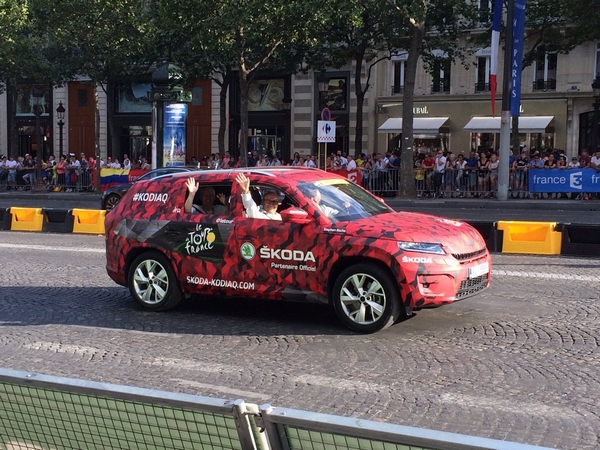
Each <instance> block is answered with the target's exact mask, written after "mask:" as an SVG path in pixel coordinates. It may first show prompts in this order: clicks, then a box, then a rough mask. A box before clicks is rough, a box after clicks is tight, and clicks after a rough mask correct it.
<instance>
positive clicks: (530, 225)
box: [497, 222, 562, 255]
mask: <svg viewBox="0 0 600 450" xmlns="http://www.w3.org/2000/svg"><path fill="white" fill-rule="evenodd" d="M497 228H498V230H501V231H503V232H504V236H503V238H502V252H505V253H527V254H533V255H560V246H561V240H562V233H561V232H560V231H556V222H498V225H497Z"/></svg>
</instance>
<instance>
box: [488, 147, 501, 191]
mask: <svg viewBox="0 0 600 450" xmlns="http://www.w3.org/2000/svg"><path fill="white" fill-rule="evenodd" d="M489 169H490V191H491V192H490V197H494V196H495V195H496V190H497V189H498V171H499V169H500V160H499V159H498V155H496V153H492V156H491V157H490V164H489Z"/></svg>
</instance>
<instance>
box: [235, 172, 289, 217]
mask: <svg viewBox="0 0 600 450" xmlns="http://www.w3.org/2000/svg"><path fill="white" fill-rule="evenodd" d="M235 181H237V183H238V184H239V185H240V188H241V189H242V204H243V205H244V208H245V210H246V216H247V217H250V218H252V219H270V220H281V214H279V213H278V212H277V208H278V207H279V205H281V201H280V200H279V194H278V193H277V192H275V191H267V192H265V194H264V195H263V198H262V204H261V206H260V208H259V207H258V206H256V202H255V201H254V199H253V198H252V194H250V180H249V179H248V177H247V176H246V175H244V174H243V173H239V174H238V175H237V176H236V178H235Z"/></svg>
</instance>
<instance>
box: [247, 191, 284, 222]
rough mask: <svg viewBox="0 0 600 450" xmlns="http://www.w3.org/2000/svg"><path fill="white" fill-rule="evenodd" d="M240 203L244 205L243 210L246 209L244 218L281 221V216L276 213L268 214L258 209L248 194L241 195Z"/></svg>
mask: <svg viewBox="0 0 600 450" xmlns="http://www.w3.org/2000/svg"><path fill="white" fill-rule="evenodd" d="M242 203H243V204H244V208H246V216H247V217H250V218H251V219H270V220H281V214H279V213H278V212H276V213H274V214H269V213H268V212H266V211H265V210H264V209H263V208H262V207H261V208H260V209H259V208H258V206H256V203H255V202H254V199H253V198H252V195H251V194H250V193H249V192H248V193H242Z"/></svg>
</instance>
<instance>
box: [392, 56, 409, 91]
mask: <svg viewBox="0 0 600 450" xmlns="http://www.w3.org/2000/svg"><path fill="white" fill-rule="evenodd" d="M405 68H406V61H394V84H393V85H392V93H393V94H404V70H405Z"/></svg>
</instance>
